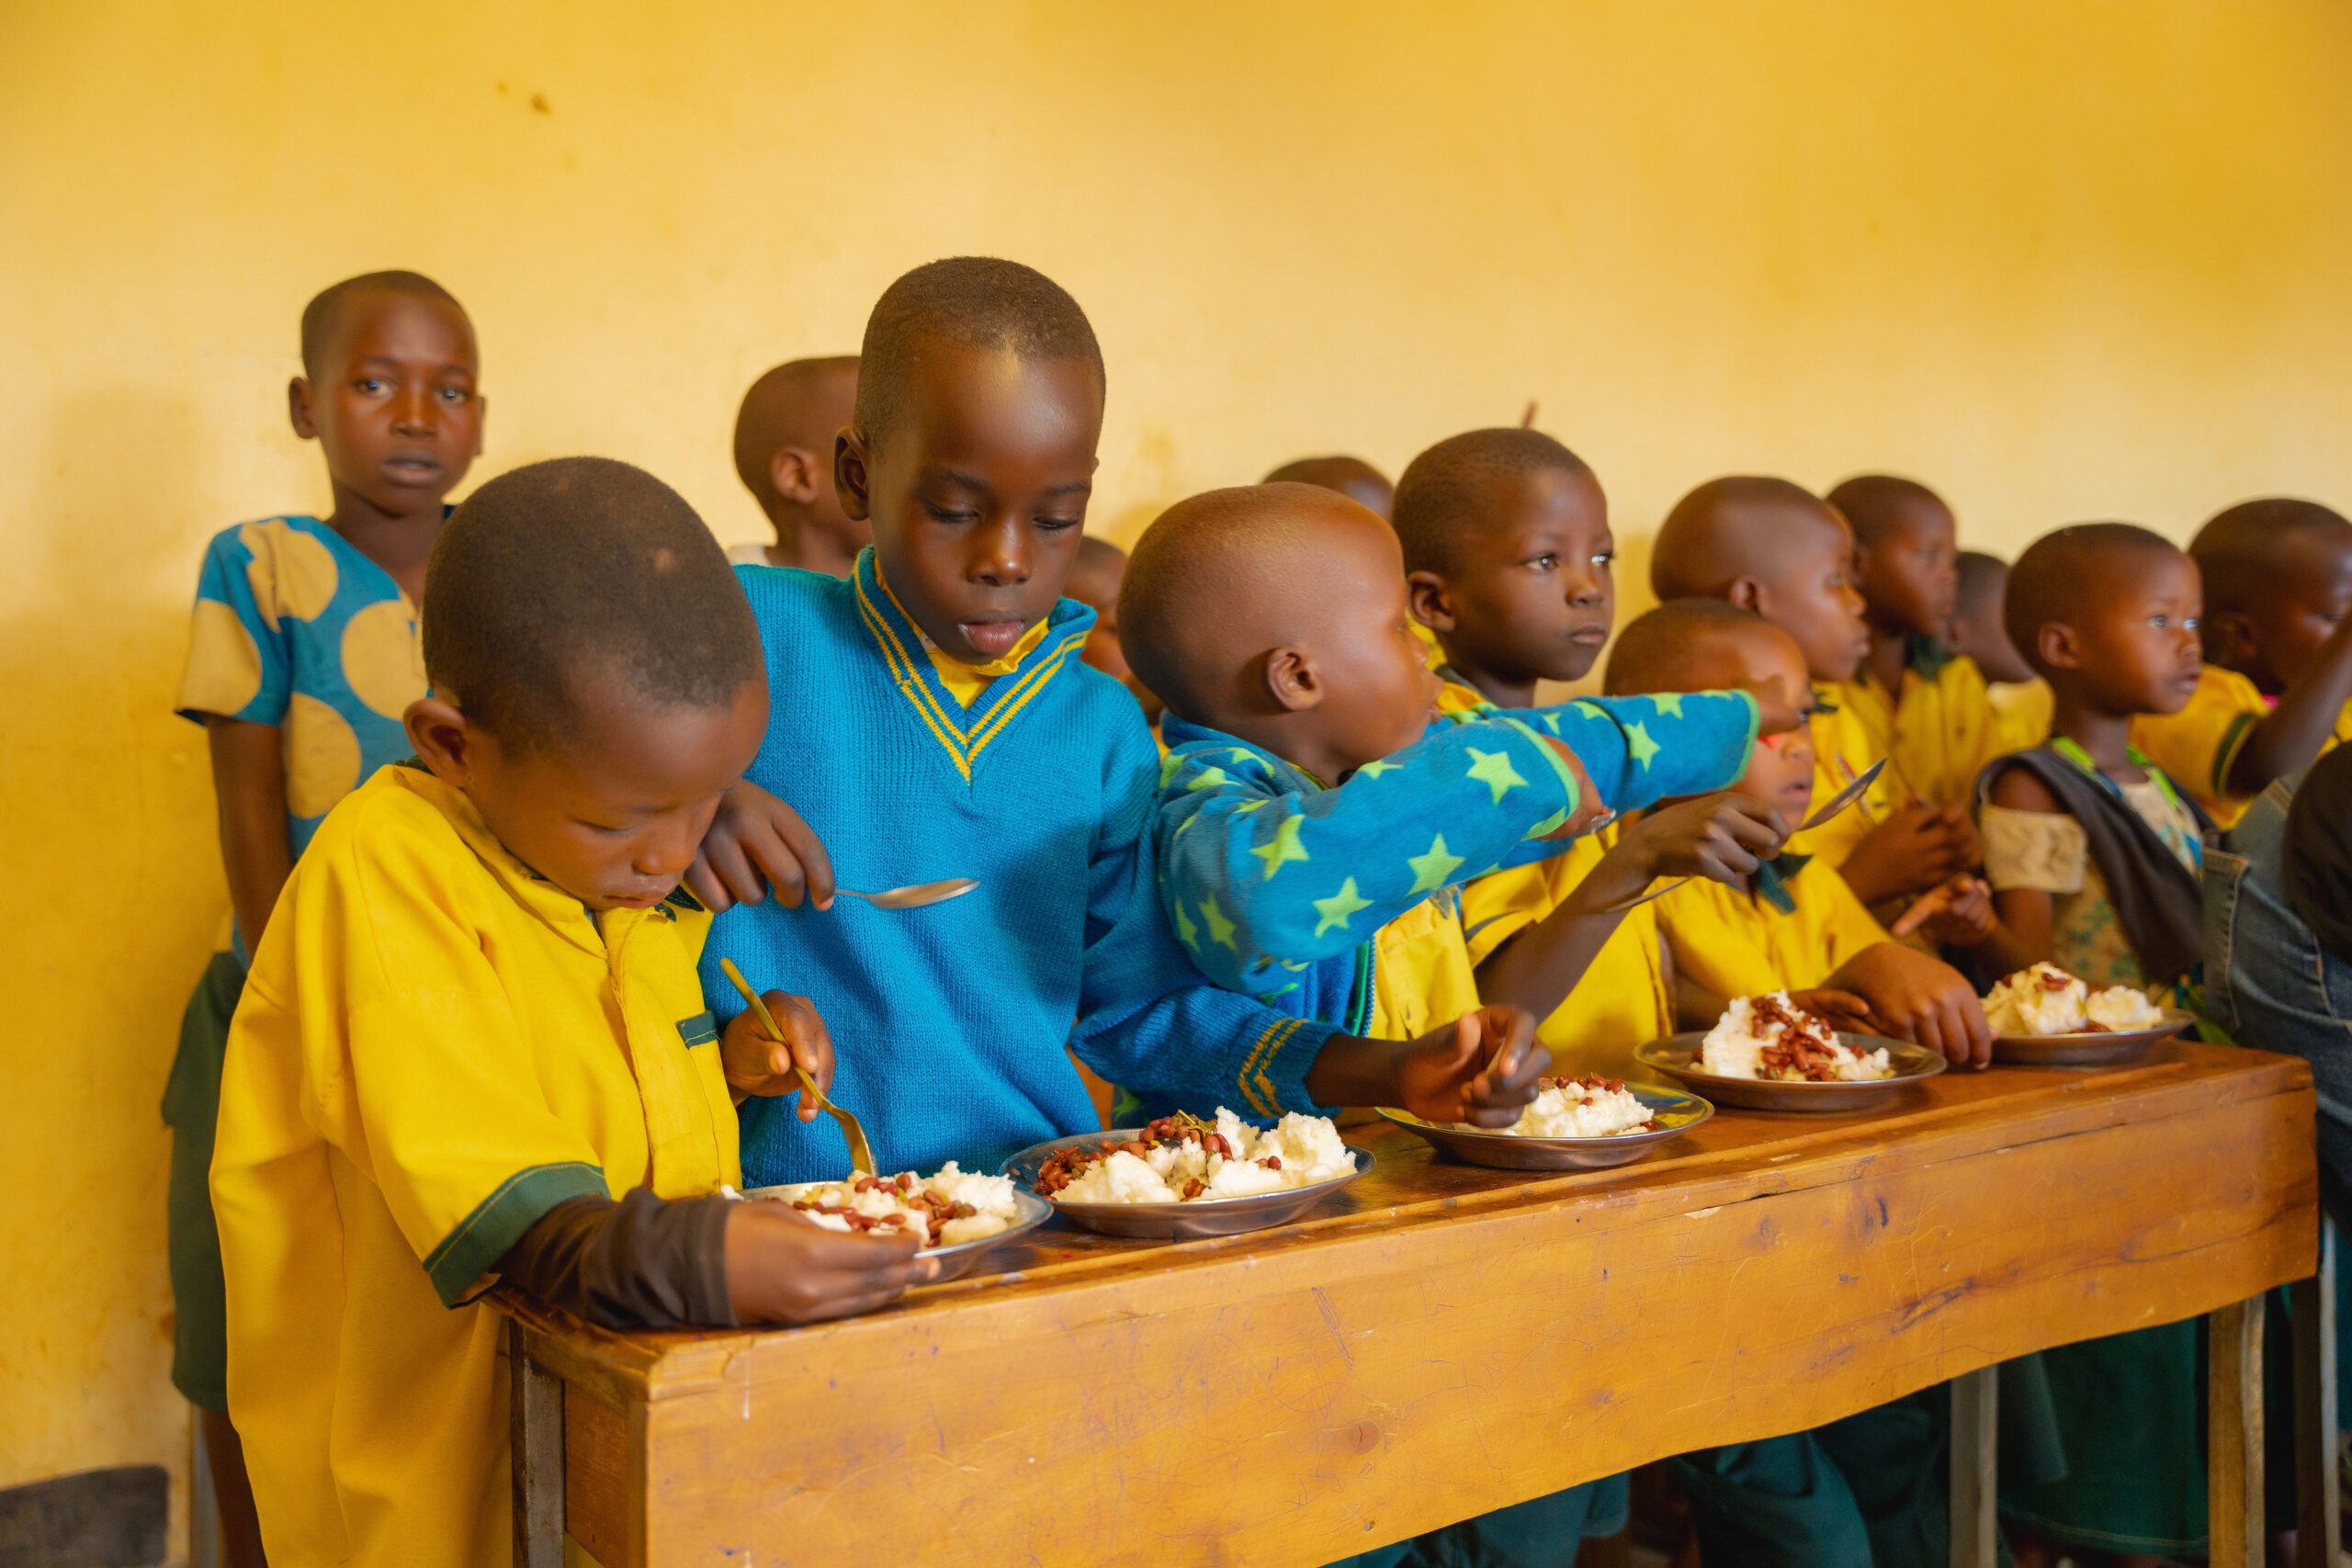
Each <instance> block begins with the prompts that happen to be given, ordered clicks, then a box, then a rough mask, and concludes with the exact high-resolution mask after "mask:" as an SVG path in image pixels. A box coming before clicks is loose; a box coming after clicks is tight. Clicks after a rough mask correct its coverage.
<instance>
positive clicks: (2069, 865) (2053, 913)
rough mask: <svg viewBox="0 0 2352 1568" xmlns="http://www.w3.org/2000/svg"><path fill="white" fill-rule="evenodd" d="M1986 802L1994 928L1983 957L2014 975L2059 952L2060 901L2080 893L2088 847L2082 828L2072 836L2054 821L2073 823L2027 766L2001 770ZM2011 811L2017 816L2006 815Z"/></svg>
mask: <svg viewBox="0 0 2352 1568" xmlns="http://www.w3.org/2000/svg"><path fill="white" fill-rule="evenodd" d="M1985 804H1986V811H1985V874H1986V877H1987V878H1988V880H1989V881H1990V882H1991V884H1992V886H1993V910H1994V914H1995V917H1996V923H1995V928H1994V931H1993V934H1992V935H1991V936H1990V937H1988V938H1987V939H1986V941H1985V944H1984V948H1985V956H1986V958H1988V959H1989V960H1991V962H1992V964H1993V966H1994V967H1995V968H1996V969H1997V970H1998V971H1999V972H2000V973H2001V974H2004V975H2012V974H2015V973H2016V972H2017V971H2018V970H2020V969H2030V968H2031V967H2032V966H2033V965H2035V964H2043V963H2047V962H2049V960H2050V959H2051V958H2052V956H2053V955H2054V954H2055V953H2056V950H2057V942H2056V939H2055V934H2054V932H2055V927H2056V923H2057V910H2058V897H2059V895H2061V894H2064V893H2074V892H2079V891H2080V890H2081V888H2082V886H2083V881H2084V863H2085V859H2086V846H2085V844H2084V843H2083V842H2082V833H2081V830H2080V829H2079V828H2077V829H2075V831H2074V832H2071V833H2069V832H2067V831H2066V830H2065V828H2064V827H2061V826H2060V824H2059V823H2058V822H2056V821H2052V820H2051V819H2052V818H2063V819H2064V823H2065V824H2066V825H2067V826H2073V822H2074V819H2073V818H2071V817H2068V816H2067V815H2066V810H2065V807H2063V806H2061V805H2060V804H2059V803H2058V797H2057V796H2056V795H2052V793H2051V792H2050V786H2049V785H2047V784H2043V783H2042V782H2041V780H2040V779H2038V778H2035V777H2034V776H2033V774H2031V773H2029V772H2027V771H2026V770H2025V769H2023V768H2006V769H2004V770H2002V772H2001V773H1999V774H1998V775H1996V777H1995V778H1994V780H1993V784H1992V787H1991V789H1990V790H1989V791H1988V792H1987V794H1986V796H1985ZM2009 812H2015V813H2018V814H2019V815H2018V816H2016V817H2006V816H2004V815H2003V814H2004V813H2009Z"/></svg>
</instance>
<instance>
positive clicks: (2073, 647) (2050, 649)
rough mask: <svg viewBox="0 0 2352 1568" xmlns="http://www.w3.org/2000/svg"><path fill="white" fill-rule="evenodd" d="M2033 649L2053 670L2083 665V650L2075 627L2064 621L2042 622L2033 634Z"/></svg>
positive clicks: (2072, 668) (2079, 667) (2075, 667)
mask: <svg viewBox="0 0 2352 1568" xmlns="http://www.w3.org/2000/svg"><path fill="white" fill-rule="evenodd" d="M2033 649H2034V652H2035V653H2037V654H2039V655H2040V656H2041V662H2042V663H2044V664H2047V665H2048V666H2050V668H2052V670H2079V669H2081V668H2082V667H2083V650H2082V649H2081V647H2080V646H2079V645H2078V644H2077V643H2076V642H2075V628H2074V627H2072V626H2068V625H2067V624H2066V623H2065V622H2064V621H2044V622H2042V623H2041V630H2039V631H2037V632H2035V633H2034V634H2033Z"/></svg>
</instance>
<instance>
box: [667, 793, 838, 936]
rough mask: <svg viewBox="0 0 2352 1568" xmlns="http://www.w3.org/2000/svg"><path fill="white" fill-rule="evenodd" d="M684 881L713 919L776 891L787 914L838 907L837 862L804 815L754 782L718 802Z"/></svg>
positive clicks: (728, 794)
mask: <svg viewBox="0 0 2352 1568" xmlns="http://www.w3.org/2000/svg"><path fill="white" fill-rule="evenodd" d="M685 880H686V891H687V892H689V893H692V894H693V895H694V896H695V897H696V898H698V899H700V900H701V901H702V905H703V908H707V909H708V910H709V911H710V912H711V913H713V914H718V913H720V912H721V911H723V910H727V909H731V908H734V907H735V906H736V905H738V904H756V903H758V902H760V900H762V899H763V898H765V897H767V896H768V890H769V889H770V888H771V887H773V888H774V889H775V897H776V902H777V903H779V904H782V905H783V906H784V907H785V908H787V909H797V908H800V906H801V904H802V903H803V901H806V902H807V903H808V904H809V906H810V907H811V908H819V909H830V908H832V907H833V862H832V857H831V856H830V855H828V854H827V853H826V852H825V846H824V843H823V842H822V841H821V840H819V838H818V837H817V835H816V832H815V831H814V829H811V828H810V827H809V824H808V823H806V822H804V821H802V820H801V818H800V813H798V812H797V811H795V810H793V809H792V807H789V806H786V804H785V803H784V802H783V801H781V800H778V799H777V798H776V797H775V795H770V794H769V793H768V792H767V791H766V790H763V789H762V788H761V787H760V786H759V785H757V784H753V783H752V781H751V780H749V779H740V780H738V781H737V782H736V783H735V784H733V785H732V786H730V787H729V789H728V791H727V794H726V795H724V796H723V797H722V798H721V799H720V800H719V803H718V814H717V815H716V816H714V817H713V818H711V819H710V827H709V829H707V831H706V832H705V833H704V834H703V840H702V848H701V849H700V850H699V851H697V852H695V863H694V864H692V865H690V866H688V867H687V868H686V879H685Z"/></svg>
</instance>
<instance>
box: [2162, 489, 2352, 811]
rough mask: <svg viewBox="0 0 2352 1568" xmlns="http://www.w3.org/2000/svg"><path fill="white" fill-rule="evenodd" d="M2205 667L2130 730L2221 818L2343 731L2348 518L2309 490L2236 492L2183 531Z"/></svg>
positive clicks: (2348, 727)
mask: <svg viewBox="0 0 2352 1568" xmlns="http://www.w3.org/2000/svg"><path fill="white" fill-rule="evenodd" d="M2188 556H2189V558H2190V559H2191V560H2193V561H2195V562H2196V563H2197V570H2198V571H2199V574H2200V575H2201V576H2202V578H2203V580H2204V588H2205V622H2204V626H2203V631H2202V637H2203V642H2204V649H2205V668H2204V671H2203V672H2202V674H2201V676H2200V677H2199V681H2198V682H2197V692H2196V694H2195V695H2193V696H2191V697H2190V698H2189V699H2188V706H2186V707H2184V708H2182V709H2181V710H2180V711H2179V712H2178V713H2174V714H2162V715H2158V714H2143V715H2142V716H2140V717H2139V718H2137V719H2135V720H2133V721H2132V725H2131V739H2132V742H2133V743H2134V744H2135V745H2137V746H2138V747H2139V748H2140V750H2142V751H2143V752H2144V753H2146V755H2147V758H2148V760H2149V761H2152V762H2154V763H2155V764H2156V766H2157V767H2159V768H2161V769H2163V770H2164V772H2165V774H2166V775H2167V776H2169V777H2170V778H2172V779H2173V780H2175V781H2176V782H2177V784H2179V786H2180V788H2181V789H2182V790H2183V791H2185V792H2186V793H2187V794H2188V796H2189V798H2191V799H2192V800H2194V801H2196V802H2197V804H2198V805H2199V806H2201V807H2204V808H2205V812H2206V815H2208V816H2210V817H2211V818H2213V821H2214V823H2215V824H2216V825H2217V826H2219V827H2222V828H2225V829H2226V828H2230V827H2233V826H2234V825H2235V824H2236V822H2237V819H2238V818H2240V817H2242V816H2244V815H2245V808H2246V807H2248V806H2251V805H2252V804H2253V803H2254V797H2255V796H2256V795H2259V794H2261V793H2262V791H2263V790H2264V789H2265V788H2266V787H2267V786H2268V784H2270V781H2271V780H2273V779H2277V778H2283V777H2285V776H2286V775H2287V774H2289V773H2295V772H2297V771H2299V770H2301V769H2302V768H2304V767H2307V766H2308V765H2310V763H2311V761H2312V759H2313V758H2315V757H2317V756H2319V755H2320V754H2321V753H2322V752H2324V751H2326V750H2331V749H2332V748H2334V747H2335V746H2337V745H2340V744H2342V743H2343V742H2344V741H2346V740H2352V709H2347V707H2346V704H2347V703H2352V522H2346V520H2345V519H2344V517H2342V516H2341V515H2340V514H2338V513H2335V512H2333V511H2331V510H2329V509H2328V508H2327V507H2324V506H2322V505H2320V504H2319V502H2315V501H2296V500H2291V499H2289V498H2285V497H2278V498H2274V499H2271V500H2267V501H2247V502H2239V503H2238V504H2237V505H2235V506H2233V507H2231V508H2229V509H2228V510H2227V511H2225V512H2222V513H2219V514H2218V515H2216V516H2215V517H2214V518H2213V520H2212V521H2211V522H2210V523H2208V524H2206V525H2205V526H2204V527H2202V528H2200V529H2199V530H2198V532H2197V537H2196V538H2194V539H2192V540H2191V541H2189V546H2188Z"/></svg>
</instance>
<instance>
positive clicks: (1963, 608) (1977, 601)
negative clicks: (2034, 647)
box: [1951, 550, 2050, 757]
mask: <svg viewBox="0 0 2352 1568" xmlns="http://www.w3.org/2000/svg"><path fill="white" fill-rule="evenodd" d="M1954 565H1955V567H1956V569H1957V571H1956V575H1957V577H1958V581H1959V586H1958V589H1957V591H1956V592H1955V593H1954V594H1953V598H1952V617H1951V646H1952V651H1953V652H1955V653H1959V654H1962V655H1964V656H1966V657H1967V658H1968V659H1970V660H1973V661H1974V663H1975V665H1976V668H1977V669H1978V670H1980V671H1983V672H1984V675H1985V700H1986V701H1987V702H1989V703H1991V704H1992V705H1993V730H1994V736H1995V739H1994V742H1993V746H1992V751H1993V755H1994V756H1996V757H2006V756H2007V755H2008V754H2009V753H2010V752H2012V751H2022V750H2026V749H2027V748H2028V747H2032V746H2039V745H2041V743H2042V741H2044V740H2045V739H2049V736H2050V685H2049V682H2046V681H2044V680H2042V679H2041V677H2040V676H2039V675H2036V674H2035V673H2034V672H2033V666H2031V665H2030V664H2028V663H2027V662H2026V661H2025V655H2024V654H2022V653H2019V652H2018V646H2017V644H2015V643H2013V642H2011V641H2010V640H2009V631H2008V627H2007V625H2006V624H2005V623H2004V622H2003V620H2002V617H2001V600H2002V595H2003V594H2004V593H2005V592H2007V588H2008V582H2009V564H2008V562H2007V561H2005V560H2003V559H2002V558H2000V557H1998V556H1993V555H1986V554H1985V552H1984V551H1982V550H1962V551H1961V552H1960V554H1959V555H1958V556H1957V557H1956V558H1954Z"/></svg>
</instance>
